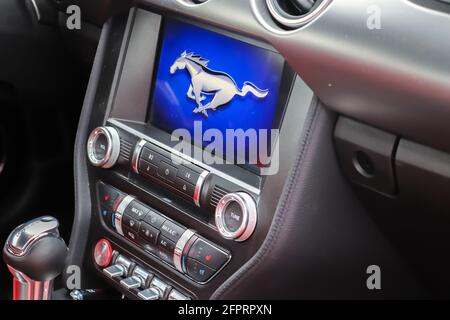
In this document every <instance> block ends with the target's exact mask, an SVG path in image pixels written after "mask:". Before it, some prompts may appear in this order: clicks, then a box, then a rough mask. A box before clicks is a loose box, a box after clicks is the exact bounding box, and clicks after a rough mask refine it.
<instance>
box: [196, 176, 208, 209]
mask: <svg viewBox="0 0 450 320" xmlns="http://www.w3.org/2000/svg"><path fill="white" fill-rule="evenodd" d="M208 174H209V172H208V171H206V170H204V171H203V172H202V173H201V174H200V176H199V177H198V179H197V182H196V183H195V189H194V195H193V196H192V199H193V200H194V203H195V205H196V206H197V207H200V193H201V192H202V187H203V183H204V182H205V180H206V177H207V176H208Z"/></svg>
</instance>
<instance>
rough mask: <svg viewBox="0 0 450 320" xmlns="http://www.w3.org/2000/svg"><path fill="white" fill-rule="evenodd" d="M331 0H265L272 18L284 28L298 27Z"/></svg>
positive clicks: (314, 16)
mask: <svg viewBox="0 0 450 320" xmlns="http://www.w3.org/2000/svg"><path fill="white" fill-rule="evenodd" d="M331 1H332V0H266V3H267V7H268V8H269V12H270V14H271V15H272V17H273V19H274V20H275V21H276V22H277V23H278V24H279V25H281V26H282V27H283V28H286V29H295V28H299V27H301V26H303V25H305V24H307V23H309V22H310V21H312V20H313V19H314V18H316V17H317V16H318V15H319V14H320V13H321V12H322V11H323V10H324V9H325V8H326V7H327V6H328V5H329V4H330V3H331Z"/></svg>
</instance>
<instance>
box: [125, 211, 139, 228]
mask: <svg viewBox="0 0 450 320" xmlns="http://www.w3.org/2000/svg"><path fill="white" fill-rule="evenodd" d="M122 226H125V227H127V228H128V229H130V230H133V231H135V232H138V231H139V221H137V220H136V219H133V218H131V217H130V216H128V215H124V216H123V217H122Z"/></svg>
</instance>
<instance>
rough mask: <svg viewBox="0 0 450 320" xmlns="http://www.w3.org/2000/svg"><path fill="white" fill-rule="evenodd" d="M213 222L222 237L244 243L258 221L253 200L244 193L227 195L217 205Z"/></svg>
mask: <svg viewBox="0 0 450 320" xmlns="http://www.w3.org/2000/svg"><path fill="white" fill-rule="evenodd" d="M215 220H216V226H217V229H219V232H220V234H221V235H222V237H224V238H225V239H230V240H235V241H245V240H247V239H248V238H250V236H251V235H252V234H253V232H254V231H255V228H256V223H257V220H258V212H257V209H256V203H255V200H253V198H252V197H251V196H250V195H249V194H248V193H245V192H236V193H228V194H226V195H225V196H223V197H222V199H220V200H219V203H218V204H217V207H216V213H215Z"/></svg>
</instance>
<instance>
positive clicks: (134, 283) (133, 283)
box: [120, 275, 144, 290]
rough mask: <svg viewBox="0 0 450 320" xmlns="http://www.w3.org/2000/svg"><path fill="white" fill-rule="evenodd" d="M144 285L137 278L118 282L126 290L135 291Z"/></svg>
mask: <svg viewBox="0 0 450 320" xmlns="http://www.w3.org/2000/svg"><path fill="white" fill-rule="evenodd" d="M143 284H144V282H143V281H142V279H141V278H140V277H138V276H134V275H133V276H131V277H128V278H125V279H122V280H120V285H121V286H122V287H124V288H125V289H127V290H131V289H137V288H139V287H141V286H142V285H143Z"/></svg>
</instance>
